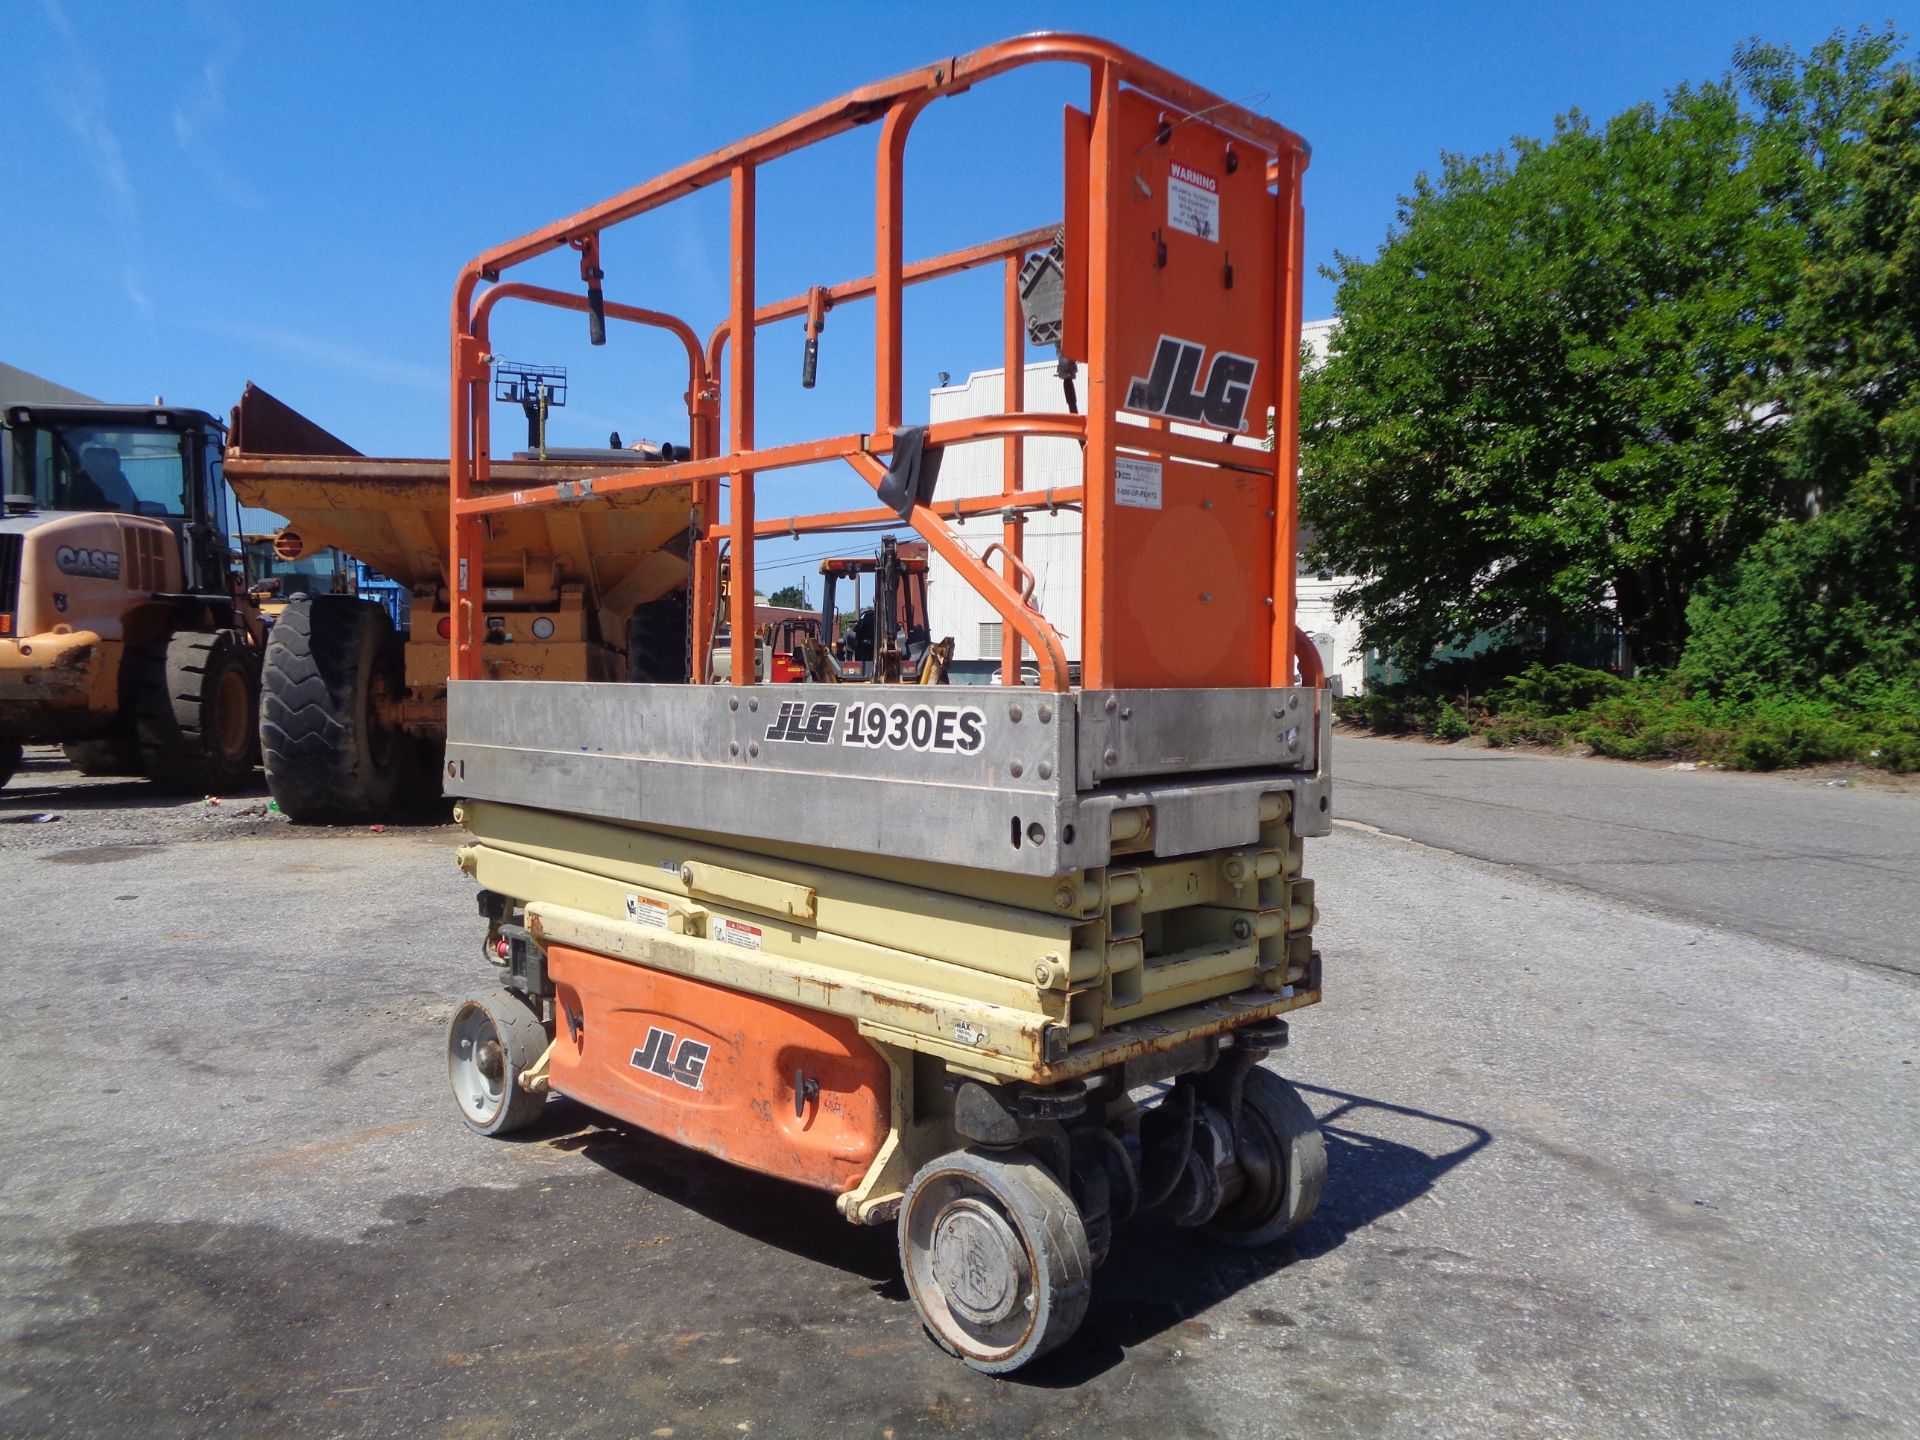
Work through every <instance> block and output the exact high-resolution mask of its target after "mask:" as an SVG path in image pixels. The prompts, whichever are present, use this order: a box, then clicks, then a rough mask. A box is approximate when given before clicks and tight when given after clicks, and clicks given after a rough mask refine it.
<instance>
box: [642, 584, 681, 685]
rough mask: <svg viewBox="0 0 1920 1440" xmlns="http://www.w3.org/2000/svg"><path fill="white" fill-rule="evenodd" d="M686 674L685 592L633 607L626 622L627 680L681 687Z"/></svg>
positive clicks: (676, 592)
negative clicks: (631, 614)
mask: <svg viewBox="0 0 1920 1440" xmlns="http://www.w3.org/2000/svg"><path fill="white" fill-rule="evenodd" d="M687 674H688V655H687V592H686V591H684V590H676V591H674V593H673V594H671V595H662V596H661V597H660V598H659V599H658V600H649V601H648V602H647V603H646V604H644V605H641V606H637V607H636V608H635V609H634V612H633V617H632V618H631V619H630V620H628V621H627V679H629V680H636V681H639V682H640V683H642V684H646V685H684V684H685V683H686V680H687Z"/></svg>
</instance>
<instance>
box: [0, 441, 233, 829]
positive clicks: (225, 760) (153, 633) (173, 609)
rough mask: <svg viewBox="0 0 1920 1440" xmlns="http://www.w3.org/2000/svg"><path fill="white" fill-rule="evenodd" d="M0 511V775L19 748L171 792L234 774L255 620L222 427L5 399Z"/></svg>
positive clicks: (217, 784)
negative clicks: (235, 546)
mask: <svg viewBox="0 0 1920 1440" xmlns="http://www.w3.org/2000/svg"><path fill="white" fill-rule="evenodd" d="M5 422H6V423H5V431H6V433H5V456H6V463H5V472H6V477H5V478H6V486H5V492H6V498H5V514H4V515H3V516H0V783H4V781H5V780H6V779H8V778H11V776H12V774H13V772H14V770H15V769H16V767H17V766H18V765H19V763H20V757H21V747H22V746H23V745H25V744H45V743H54V744H59V745H61V746H63V747H64V748H65V750H66V753H67V758H68V759H69V760H70V761H71V762H72V763H73V764H74V765H75V766H76V767H77V768H78V769H80V770H81V772H82V773H84V774H89V775H144V776H146V777H147V778H148V779H150V780H151V781H153V783H154V784H156V785H158V786H160V787H162V788H163V789H167V790H171V791H175V792H178V793H182V794H194V793H219V792H222V791H231V790H235V789H239V788H241V787H244V786H246V785H247V784H249V783H251V779H252V776H253V772H254V768H255V766H256V765H257V763H258V760H259V739H258V727H257V724H256V718H255V717H256V713H257V710H258V706H259V695H260V644H261V626H260V621H259V616H258V613H257V611H256V610H255V609H254V607H253V606H252V603H251V602H250V601H249V600H248V599H247V598H246V596H245V594H244V592H243V590H242V588H241V586H240V583H239V577H238V574H237V572H236V570H235V568H234V563H233V555H232V552H231V550H230V549H229V539H230V537H229V536H228V534H227V527H226V517H225V514H224V510H225V508H226V507H225V504H224V499H225V494H226V487H225V484H224V483H223V481H222V479H221V475H220V449H221V434H222V426H221V425H220V422H219V421H217V420H215V419H214V418H213V417H212V416H211V415H208V414H207V413H205V412H204V411H200V410H188V409H179V408H172V407H167V406H150V407H134V406H113V405H16V406H14V407H12V408H11V409H10V410H9V411H8V412H7V414H6V416H5Z"/></svg>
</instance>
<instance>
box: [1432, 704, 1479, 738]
mask: <svg viewBox="0 0 1920 1440" xmlns="http://www.w3.org/2000/svg"><path fill="white" fill-rule="evenodd" d="M1433 733H1434V737H1435V738H1436V739H1440V740H1446V741H1454V740H1464V739H1466V738H1467V736H1469V735H1471V734H1472V733H1473V722H1472V721H1470V720H1468V719H1467V717H1466V716H1464V715H1462V714H1461V713H1460V712H1459V711H1458V710H1456V709H1454V708H1453V706H1452V704H1450V703H1449V702H1447V701H1444V700H1443V701H1441V702H1440V709H1439V711H1438V713H1436V714H1435V715H1434V717H1433Z"/></svg>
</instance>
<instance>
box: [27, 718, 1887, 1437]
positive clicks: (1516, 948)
mask: <svg viewBox="0 0 1920 1440" xmlns="http://www.w3.org/2000/svg"><path fill="white" fill-rule="evenodd" d="M1363 753H1364V752H1362V751H1355V754H1356V756H1359V755H1361V754H1363ZM1431 753H1432V754H1433V755H1434V756H1436V757H1437V756H1443V755H1445V754H1447V753H1448V752H1444V751H1437V750H1436V751H1432V752H1431ZM1455 753H1456V754H1457V752H1455ZM1418 759H1419V756H1418V755H1417V754H1416V753H1415V752H1413V751H1409V752H1408V755H1407V756H1406V757H1401V756H1399V755H1396V756H1395V757H1394V761H1395V763H1396V764H1413V763H1417V761H1418ZM1368 763H1374V762H1370V761H1362V762H1360V763H1358V764H1357V766H1356V768H1354V769H1350V770H1347V771H1344V772H1342V773H1344V774H1347V775H1351V776H1353V777H1354V778H1355V780H1356V781H1363V780H1364V779H1365V767H1366V764H1368ZM1436 763H1437V762H1436ZM1338 765H1339V761H1338V760H1337V761H1336V766H1337V767H1338ZM1512 773H1515V774H1518V773H1520V772H1512ZM1697 778H1698V779H1699V780H1701V781H1702V782H1703V783H1704V784H1709V785H1731V786H1737V785H1740V784H1742V783H1744V782H1743V780H1742V779H1741V778H1740V777H1719V776H1706V775H1702V776H1699V777H1697ZM1484 783H1485V784H1487V785H1494V786H1497V785H1499V784H1501V783H1504V782H1503V780H1502V777H1501V776H1500V775H1493V774H1490V776H1489V778H1487V779H1486V780H1485V782H1484ZM1805 783H1809V784H1811V783H1813V782H1805ZM1339 793H1340V792H1339V791H1338V790H1336V803H1338V796H1339ZM1889 793H1890V794H1893V797H1894V798H1893V800H1892V801H1891V802H1890V803H1892V804H1896V805H1897V804H1906V803H1911V804H1912V806H1913V810H1912V814H1913V818H1914V820H1915V821H1916V822H1920V795H1912V794H1905V795H1900V794H1897V793H1895V792H1889ZM219 800H220V803H219V804H209V803H207V802H206V801H204V800H198V799H196V800H192V801H173V800H161V799H158V798H156V797H154V796H152V795H151V794H150V793H149V792H148V790H147V789H146V787H145V786H144V785H142V784H140V783H138V782H130V781H127V782H115V781H93V782H83V781H79V780H78V778H77V777H75V776H73V775H72V774H71V773H70V772H65V771H64V770H62V769H61V768H60V767H59V765H58V756H57V752H49V751H34V752H31V758H30V763H29V766H28V768H27V769H26V770H25V771H24V772H23V773H22V774H21V775H20V776H19V777H18V778H17V779H16V780H15V781H14V782H13V784H12V785H10V786H9V787H8V788H7V789H6V790H5V791H3V792H0V822H4V823H0V865H4V867H5V868H6V871H7V874H8V885H7V902H6V903H7V914H8V924H7V927H6V940H5V945H4V951H3V952H0V953H4V956H5V960H6V971H7V983H6V996H7V1003H6V1007H5V1013H6V1015H7V1016H8V1019H9V1024H8V1026H7V1041H8V1056H7V1063H6V1064H5V1065H4V1066H0V1100H3V1101H4V1110H3V1111H0V1429H3V1430H4V1431H5V1432H6V1433H8V1434H14V1435H75V1436H79V1435H87V1436H138V1437H141V1440H154V1437H163V1436H174V1435H183V1436H184V1435H257V1434H279V1435H301V1436H308V1435H312V1436H331V1435H341V1436H360V1435H366V1436H374V1435H398V1434H404V1435H409V1436H449V1437H452V1436H462V1437H495V1436H498V1437H506V1436H522V1435H524V1436H537V1435H559V1434H566V1435H570V1436H599V1435H606V1436H644V1435H649V1434H651V1435H656V1436H667V1435H672V1436H699V1435H735V1436H737V1435H740V1434H753V1435H808V1436H811V1435H820V1434H828V1433H832V1434H849V1435H873V1436H887V1435H892V1436H908V1435H919V1434H961V1435H992V1436H995V1437H1008V1436H1016V1435H1052V1434H1110V1435H1146V1434H1157V1435H1195V1436H1274V1435H1299V1436H1310V1435H1311V1436H1328V1435H1331V1436H1348V1435H1351V1436H1402V1435H1429V1436H1463V1437H1464V1436H1487V1435H1592V1434H1616V1435H1629V1434H1631V1435H1671V1436H1688V1437H1693V1436H1729V1437H1733V1436H1739V1437H1750V1436H1759V1435H1781V1436H1802V1435H1811V1434H1845V1435H1853V1434H1859V1435H1901V1434H1916V1433H1920V1419H1916V1414H1917V1413H1920V1412H1917V1410H1916V1401H1920V1382H1916V1380H1915V1378H1914V1373H1913V1367H1912V1363H1911V1362H1912V1356H1913V1355H1914V1354H1916V1353H1920V1306H1917V1305H1916V1303H1915V1299H1916V1297H1915V1283H1916V1281H1915V1277H1916V1276H1917V1275H1920V1225H1917V1224H1916V1215H1915V1210H1916V1201H1915V1198H1914V1197H1915V1195H1916V1193H1920V1106H1916V1104H1915V1101H1916V1099H1920V1094H1917V1093H1916V1092H1917V1091H1920V1084H1917V1081H1920V1074H1917V1071H1916V1064H1915V1062H1916V1050H1917V1049H1920V1047H1917V1046H1916V1043H1915V1037H1916V1035H1920V988H1916V982H1915V980H1914V979H1913V977H1912V976H1911V975H1909V974H1907V973H1905V972H1904V971H1903V970H1901V969H1899V968H1897V967H1889V966H1887V965H1884V964H1873V963H1860V962H1856V961H1853V960H1849V959H1847V958H1844V957H1841V956H1834V955H1828V954H1823V953H1818V952H1817V951H1816V950H1814V949H1808V948H1796V947H1795V946H1793V945H1791V944H1788V943H1785V942H1784V941H1782V940H1779V939H1775V938H1769V937H1768V936H1765V935H1755V934H1750V933H1746V932H1745V931H1743V930H1741V929H1738V928H1736V927H1734V926H1731V925H1728V924H1724V923H1719V922H1717V921H1714V920H1712V919H1704V920H1703V919H1692V918H1688V917H1687V916H1686V915H1685V914H1684V913H1682V907H1678V906H1677V903H1676V902H1670V901H1669V902H1663V903H1662V904H1660V905H1658V906H1655V905H1652V904H1648V903H1638V902H1636V900H1635V898H1634V896H1633V894H1632V893H1631V890H1630V889H1628V888H1624V887H1616V888H1615V889H1613V890H1608V889H1605V888H1604V887H1601V888H1582V887H1581V886H1580V885H1578V884H1575V883H1572V882H1570V881H1569V880H1568V879H1566V878H1561V877H1556V876H1554V875H1552V874H1545V873H1529V871H1528V870H1527V869H1523V868H1521V867H1519V866H1517V865H1514V864H1503V863H1499V862H1498V861H1496V860H1489V859H1483V858H1471V857H1469V856H1463V855H1460V854H1455V853H1451V852H1450V851H1449V850H1447V849H1446V848H1443V847H1442V846H1440V845H1438V844H1436V843H1431V842H1432V839H1433V837H1432V836H1429V837H1428V839H1429V841H1430V843H1425V844H1421V843H1414V842H1410V841H1408V840H1405V839H1401V838H1397V837H1396V836H1394V835H1392V834H1387V833H1375V832H1372V831H1368V830H1362V829H1357V828H1351V827H1343V828H1341V829H1339V830H1338V831H1337V832H1336V834H1335V835H1334V837H1333V838H1331V839H1330V840H1326V841H1321V842H1317V843H1314V844H1312V845H1310V846H1309V849H1308V860H1307V869H1308V873H1309V874H1311V875H1313V876H1314V877H1315V878H1316V880H1317V881H1318V886H1319V899H1320V904H1321V908H1322V913H1323V919H1322V923H1321V926H1320V928H1319V931H1318V941H1319V945H1320V947H1321V949H1322V950H1323V951H1324V953H1325V956H1326V994H1327V1000H1326V1003H1325V1004H1323V1005H1322V1006H1320V1007H1319V1008H1318V1009H1317V1010H1310V1011H1307V1012H1305V1013H1303V1014H1301V1015H1299V1016H1298V1017H1297V1018H1296V1022H1295V1024H1294V1026H1293V1036H1294V1039H1293V1044H1292V1046H1291V1048H1290V1049H1288V1050H1287V1051H1285V1052H1283V1053H1282V1054H1281V1055H1280V1056H1278V1057H1276V1060H1275V1061H1274V1062H1273V1063H1275V1064H1276V1066H1277V1068H1280V1069H1282V1070H1284V1072H1285V1073H1287V1074H1288V1075H1289V1076H1290V1077H1292V1078H1293V1079H1295V1080H1296V1081H1297V1082H1298V1083H1299V1084H1300V1085H1301V1086H1302V1087H1303V1090H1304V1091H1305V1093H1306V1094H1307V1095H1308V1098H1309V1099H1310V1100H1311V1101H1312V1102H1313V1104H1314V1106H1315V1108H1316V1110H1317V1111H1318V1112H1319V1113H1320V1114H1321V1116H1322V1119H1323V1122H1324V1123H1325V1125H1326V1126H1327V1127H1328V1133H1329V1139H1330V1142H1331V1143H1330V1150H1331V1155H1332V1167H1331V1177H1330V1179H1329V1182H1328V1190H1327V1195H1326V1198H1325V1200H1324V1202H1323V1204H1322V1206H1321V1209H1320V1210H1319V1212H1318V1214H1317V1215H1316V1216H1315V1218H1314V1220H1313V1221H1312V1222H1310V1224H1309V1225H1308V1226H1307V1227H1306V1228H1305V1229H1304V1230H1303V1231H1302V1232H1301V1233H1300V1234H1299V1235H1298V1236H1296V1237H1295V1238H1294V1241H1293V1242H1292V1243H1290V1244H1288V1245H1285V1246H1283V1247H1281V1248H1280V1249H1277V1250H1275V1251H1273V1252H1271V1253H1270V1254H1267V1255H1264V1256H1257V1257H1255V1256H1248V1255H1246V1254H1243V1253H1239V1252H1228V1251H1223V1250H1220V1249H1217V1248H1214V1247H1213V1246H1211V1245H1209V1244H1207V1243H1206V1242H1204V1241H1202V1240H1200V1239H1199V1238H1197V1237H1195V1236H1192V1235H1189V1234H1187V1233H1184V1232H1179V1231H1174V1230H1170V1229H1167V1228H1164V1227H1159V1226H1155V1225H1152V1224H1142V1225H1139V1226H1136V1227H1134V1228H1133V1229H1131V1230H1129V1231H1126V1232H1123V1235H1122V1237H1121V1239H1120V1240H1119V1242H1118V1243H1117V1245H1116V1248H1115V1252H1114V1254H1113V1256H1112V1258H1111V1259H1110V1261H1109V1262H1108V1264H1107V1266H1106V1267H1105V1268H1104V1269H1103V1270H1101V1271H1100V1272H1099V1273H1098V1275H1097V1276H1096V1280H1095V1288H1094V1297H1093V1307H1092V1310H1091V1312H1090V1315H1089V1318H1088V1322H1087V1324H1086V1326H1085V1328H1084V1330H1083V1332H1082V1333H1081V1334H1080V1335H1079V1336H1078V1337H1077V1338H1076V1339H1075V1340H1074V1341H1073V1342H1071V1343H1070V1344H1069V1345H1068V1346H1067V1347H1066V1348H1065V1349H1064V1350H1062V1351H1061V1352H1059V1353H1057V1354H1056V1355H1054V1356H1051V1357H1048V1358H1047V1359H1046V1360H1044V1361H1042V1362H1040V1363H1039V1364H1037V1365H1035V1366H1033V1367H1031V1368H1030V1369H1029V1370H1027V1371H1024V1372H1022V1373H1021V1374H1019V1375H1018V1376H1016V1377H1012V1378H1008V1379H1001V1380H994V1379H990V1378H988V1377H985V1376H981V1375H978V1374H975V1373H973V1372H972V1371H969V1370H967V1369H965V1368H963V1367H962V1366H961V1365H959V1364H958V1362H955V1361H952V1360H950V1359H949V1358H948V1357H946V1356H945V1355H943V1354H941V1353H940V1352H939V1351H937V1350H936V1349H935V1348H934V1347H933V1346H932V1345H931V1344H930V1343H929V1342H928V1341H927V1340H926V1339H925V1338H924V1336H923V1335H922V1334H921V1331H920V1327H919V1325H918V1323H917V1321H916V1319H915V1316H914V1313H913V1309H912V1306H911V1304H910V1303H909V1302H908V1300H907V1299H906V1296H905V1293H904V1290H903V1287H902V1285H901V1283H900V1280H899V1278H898V1272H897V1269H896V1265H895V1260H894V1257H893V1250H892V1236H891V1233H890V1232H889V1231H859V1230H855V1229H853V1228H851V1227H849V1226H847V1225H846V1224H845V1223H844V1222H842V1221H841V1220H840V1219H839V1218H838V1217H837V1216H836V1215H835V1214H834V1212H833V1209H832V1207H831V1204H830V1203H829V1202H828V1201H827V1200H826V1199H824V1198H822V1197H819V1196H816V1195H814V1194H812V1193H809V1192H804V1191H800V1190H796V1189H793V1188H791V1187H788V1186H786V1185H783V1184H780V1183H778V1182H775V1181H771V1180H765V1179H761V1178H758V1177H755V1176H751V1175H747V1174H744V1173H742V1172H738V1171H734V1170H730V1169H728V1168H726V1167H724V1166H721V1165H719V1164H717V1163H713V1162H709V1161H705V1160H702V1159H699V1158H696V1157H691V1156H689V1155H687V1154H685V1153H683V1152H678V1151H676V1150H675V1149H673V1148H672V1147H671V1146H669V1145H666V1144H664V1143H662V1142H659V1141H655V1140H652V1139H649V1138H647V1137H645V1136H643V1135H639V1134H635V1133H630V1132H627V1131H623V1130H622V1129H620V1128H619V1127H617V1126H615V1125H613V1124H611V1123H609V1122H606V1121H603V1120H601V1119H598V1118H597V1117H595V1116H594V1115H593V1114H591V1113H590V1112H588V1111H585V1110H584V1109H582V1108H580V1107H578V1106H575V1105H573V1104H571V1103H570V1102H564V1101H561V1102H555V1103H553V1104H552V1105H550V1106H549V1114H548V1117H547V1119H546V1120H544V1121H543V1122H542V1123H541V1124H540V1125H539V1126H538V1127H537V1128H536V1129H535V1130H534V1131H533V1132H532V1133H531V1134H530V1136H528V1137H527V1138H525V1139H516V1140H513V1141H506V1142H499V1141H487V1140H483V1139H480V1138H478V1137H476V1136H473V1135H471V1134H469V1133H467V1132H466V1130H465V1129H464V1128H463V1127H462V1126H461V1124H460V1123H459V1121H458V1120H457V1118H456V1117H455V1116H454V1114H453V1111H452V1107H451V1104H450V1102H449V1100H448V1098H447V1096H446V1094H445V1088H446V1087H445V1062H444V1058H443V1056H444V1048H443V1046H444V1042H443V1034H442V1027H443V1025H444V1022H445V1018H446V1016H447V1014H448V1013H449V1011H450V1009H451V1007H452V1005H453V1003H454V1002H455V1001H457V1000H458V998H459V997H460V996H461V995H462V994H463V993H465V992H466V991H467V990H469V989H472V988H474V987H476V986H480V985H484V984H487V983H489V972H488V967H487V966H486V964H485V962H484V960H483V959H482V957H481V955H480V953H479V941H480V937H481V934H482V928H481V925H480V924H479V923H478V922H477V921H476V919H475V916H474V908H473V900H472V887H471V885H470V884H469V882H468V881H466V880H465V878H464V877H463V876H462V875H460V874H459V873H458V871H457V870H456V868H455V866H454V861H453V851H454V848H455V846H456V845H457V844H458V843H459V839H460V832H459V831H458V830H457V829H456V828H455V827H453V826H451V825H440V824H425V825H413V826H392V827H389V828H386V829H385V830H383V831H378V832H376V831H373V830H369V829H351V830H348V829H340V830H326V829H317V830H303V829H297V828H295V827H293V826H291V825H289V824H287V823H286V822H285V821H284V820H282V819H281V818H280V817H278V816H277V815H276V814H273V813H271V812H270V811H269V809H268V806H267V802H266V797H265V795H264V793H261V794H257V795H250V796H222V797H219ZM1875 803H1876V804H1879V803H1881V802H1879V801H1876V802H1875ZM40 815H53V816H56V817H57V818H54V819H49V820H45V821H41V822H38V823H35V821H34V818H33V817H36V816H40ZM1844 820H1845V817H1844V815H1841V816H1840V818H1839V820H1837V821H1836V822H1835V823H1840V824H1842V825H1844ZM1542 823H1544V822H1542ZM1648 859H1649V861H1651V862H1652V863H1656V864H1657V863H1658V860H1659V857H1658V856H1657V855H1655V856H1649V857H1648ZM1535 868H1536V869H1538V868H1539V867H1535ZM1897 878H1898V877H1897V876H1896V879H1897ZM1904 883H1906V884H1907V885H1911V884H1913V883H1914V882H1913V880H1912V878H1911V876H1910V875H1909V877H1908V878H1907V880H1906V881H1905V882H1904ZM1808 903H1809V904H1818V903H1820V902H1819V899H1818V897H1817V896H1811V897H1810V898H1809V901H1808Z"/></svg>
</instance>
